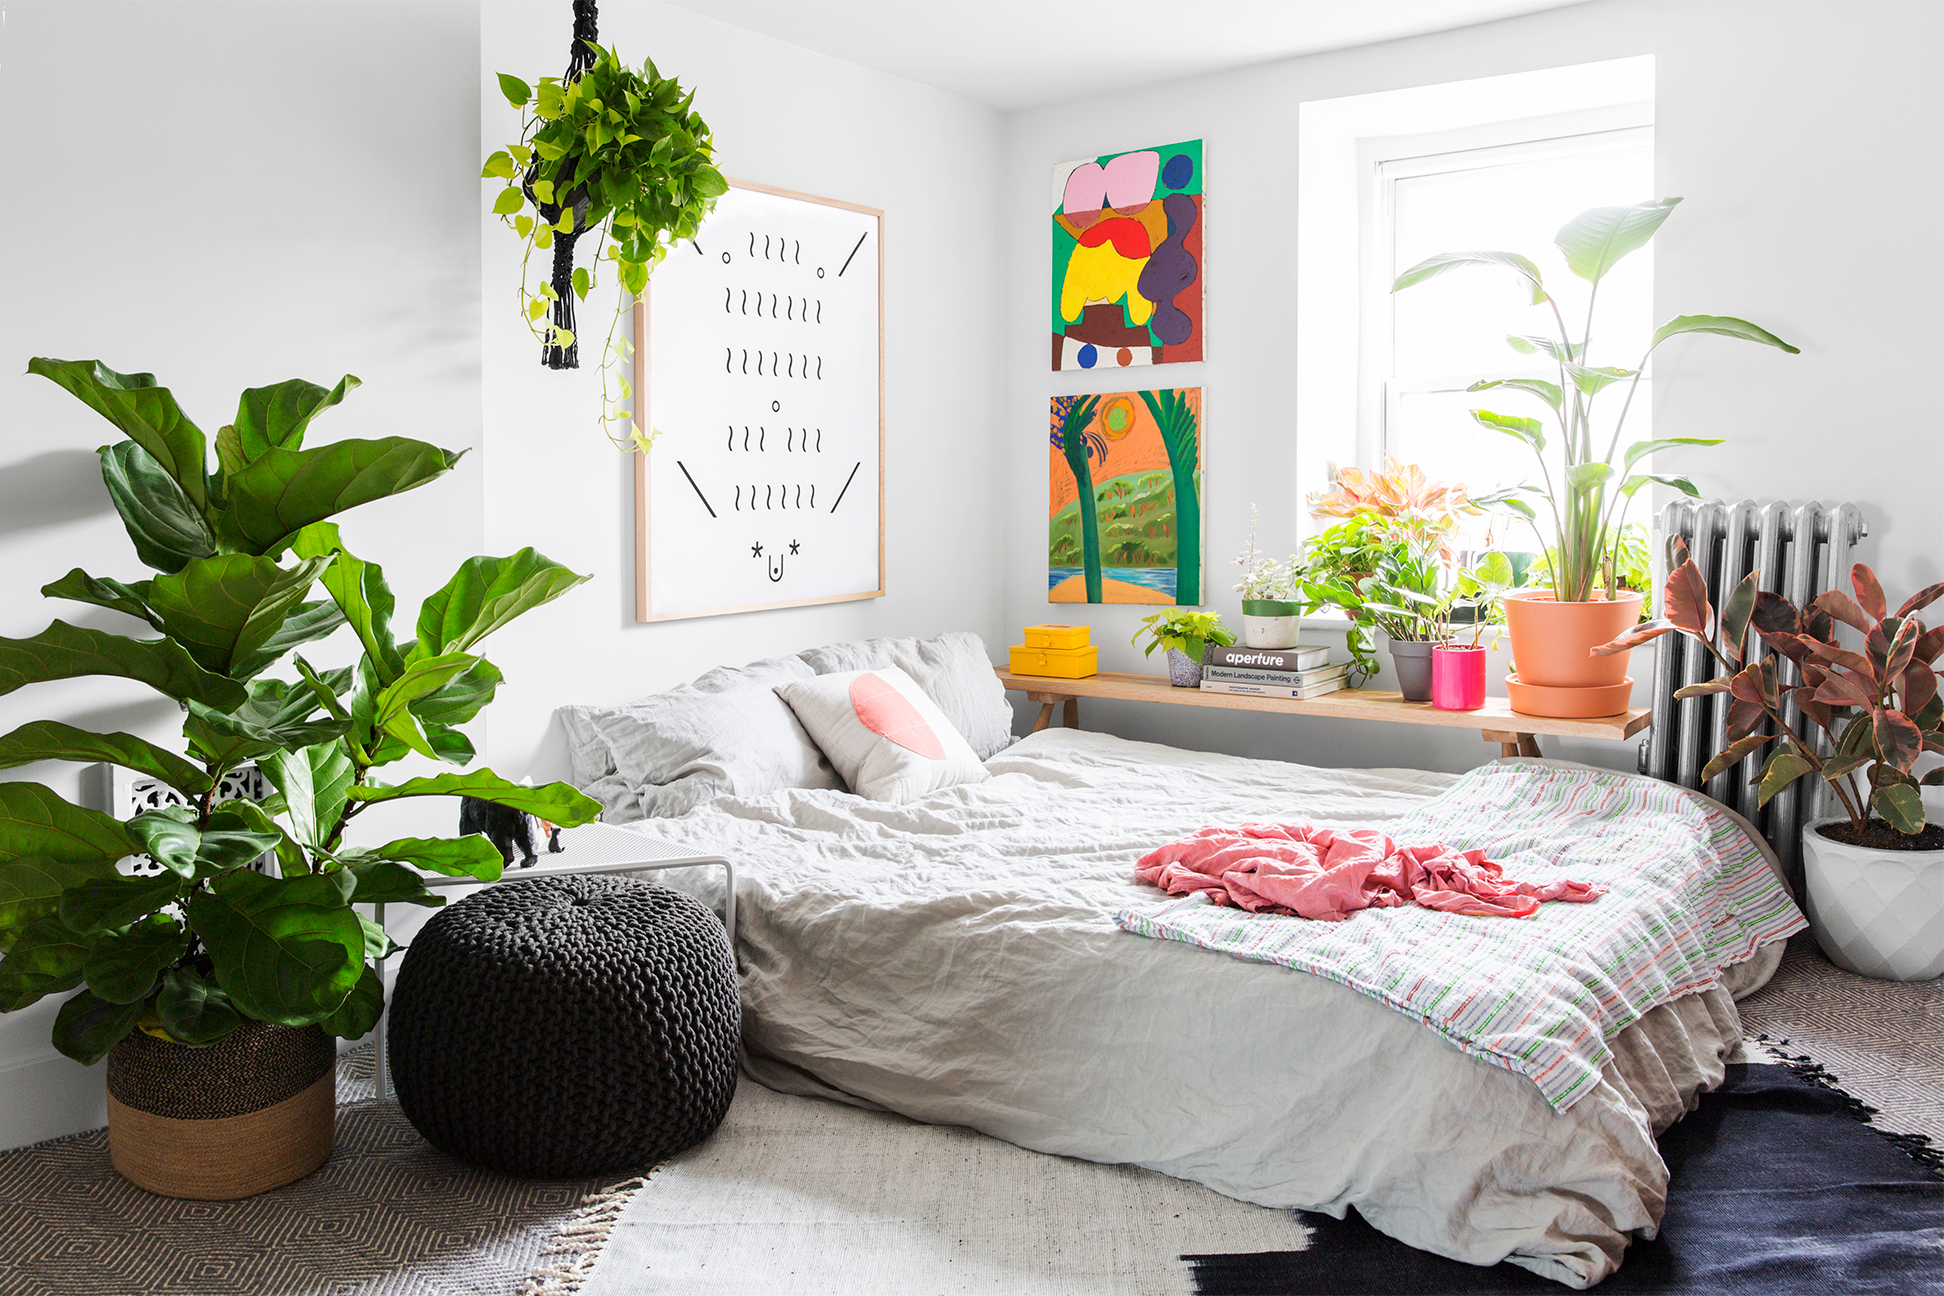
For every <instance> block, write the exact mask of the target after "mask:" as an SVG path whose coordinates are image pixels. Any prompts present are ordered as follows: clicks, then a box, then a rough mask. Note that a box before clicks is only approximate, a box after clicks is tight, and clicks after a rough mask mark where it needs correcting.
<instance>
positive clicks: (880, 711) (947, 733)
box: [776, 666, 989, 802]
mask: <svg viewBox="0 0 1944 1296" xmlns="http://www.w3.org/2000/svg"><path fill="white" fill-rule="evenodd" d="M776 695H777V696H778V697H780V698H782V699H783V701H784V702H786V703H788V704H789V707H790V710H792V711H794V712H795V713H796V717H797V719H798V720H799V721H801V722H802V724H803V727H804V729H805V730H806V731H807V732H808V733H809V735H810V737H811V738H812V739H813V740H814V741H815V742H816V744H817V746H819V747H821V748H823V752H824V755H826V756H828V757H829V758H830V763H831V764H832V765H834V766H835V767H836V768H837V772H838V773H839V774H841V775H843V778H844V782H846V783H848V784H849V785H850V789H851V791H853V792H855V793H857V795H859V796H862V797H868V798H870V799H871V800H873V801H900V802H902V801H914V800H916V799H917V798H919V797H921V796H923V795H925V794H926V793H927V792H935V791H937V790H938V789H939V788H944V787H952V786H954V785H956V784H959V783H977V782H979V781H981V780H983V779H985V778H987V777H989V776H988V775H987V773H986V768H985V766H984V765H981V764H980V763H979V758H978V756H977V755H975V754H974V753H973V751H972V748H971V746H970V745H968V744H967V743H966V741H965V739H964V738H963V737H962V736H961V735H960V734H959V731H958V730H956V729H954V728H953V727H952V722H951V721H950V720H947V719H946V718H945V713H944V712H942V711H940V710H939V709H938V707H937V705H936V704H935V703H933V702H932V700H931V699H930V698H928V697H926V696H925V691H924V690H923V689H921V688H919V687H918V685H917V684H916V683H915V682H914V681H913V680H912V678H911V677H910V676H909V675H907V674H905V673H904V672H903V671H901V670H899V669H898V668H897V667H896V666H881V667H879V668H878V669H876V670H863V671H840V672H837V673H835V674H831V675H819V676H817V677H816V678H815V679H807V680H794V681H792V682H790V683H788V684H782V685H779V686H777V690H776Z"/></svg>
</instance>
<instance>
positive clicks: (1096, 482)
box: [1046, 387, 1202, 607]
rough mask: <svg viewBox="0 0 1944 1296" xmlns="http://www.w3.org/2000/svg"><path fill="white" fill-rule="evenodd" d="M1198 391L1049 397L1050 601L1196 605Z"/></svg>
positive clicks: (1198, 563)
mask: <svg viewBox="0 0 1944 1296" xmlns="http://www.w3.org/2000/svg"><path fill="white" fill-rule="evenodd" d="M1201 409H1202V393H1201V388H1199V387H1178V388H1171V389H1168V390H1165V391H1129V392H1107V393H1106V394H1104V395H1100V396H1055V397H1054V398H1053V407H1052V436H1051V446H1050V449H1049V451H1048V455H1047V465H1048V467H1047V480H1048V491H1047V508H1046V512H1047V553H1046V564H1047V578H1046V588H1047V595H1046V598H1047V601H1048V602H1049V603H1161V604H1179V605H1181V606H1184V607H1190V606H1194V605H1197V604H1199V603H1201V601H1202V525H1201V461H1202V420H1201Z"/></svg>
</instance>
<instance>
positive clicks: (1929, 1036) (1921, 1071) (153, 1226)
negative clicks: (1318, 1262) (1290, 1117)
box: [0, 936, 1944, 1296]
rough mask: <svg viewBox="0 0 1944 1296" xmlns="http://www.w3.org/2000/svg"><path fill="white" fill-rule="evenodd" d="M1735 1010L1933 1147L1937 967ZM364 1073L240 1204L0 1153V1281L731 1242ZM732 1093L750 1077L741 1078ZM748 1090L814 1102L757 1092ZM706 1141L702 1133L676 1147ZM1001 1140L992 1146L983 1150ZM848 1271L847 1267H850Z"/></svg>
mask: <svg viewBox="0 0 1944 1296" xmlns="http://www.w3.org/2000/svg"><path fill="white" fill-rule="evenodd" d="M1741 1007H1742V1016H1743V1020H1744V1022H1745V1025H1746V1029H1747V1031H1748V1034H1749V1035H1750V1036H1751V1037H1756V1036H1761V1037H1765V1039H1766V1041H1767V1042H1768V1043H1769V1044H1770V1046H1771V1047H1772V1048H1774V1049H1776V1050H1777V1051H1779V1052H1781V1053H1783V1054H1785V1055H1788V1056H1792V1057H1803V1056H1807V1057H1810V1058H1813V1059H1814V1060H1815V1061H1816V1062H1819V1063H1821V1064H1822V1066H1823V1067H1824V1068H1826V1070H1827V1071H1828V1072H1829V1073H1830V1074H1831V1075H1832V1076H1834V1077H1835V1078H1836V1079H1837V1080H1838V1081H1839V1082H1840V1084H1841V1085H1842V1087H1843V1088H1844V1089H1845V1090H1847V1091H1848V1092H1850V1093H1852V1094H1855V1095H1856V1096H1857V1097H1858V1098H1861V1099H1862V1100H1864V1101H1865V1102H1867V1103H1869V1104H1870V1105H1872V1106H1874V1107H1877V1108H1879V1109H1880V1110H1881V1115H1879V1116H1878V1117H1877V1119H1876V1122H1875V1123H1876V1124H1878V1125H1879V1126H1881V1127H1883V1128H1885V1129H1888V1130H1891V1131H1894V1132H1899V1133H1914V1134H1924V1135H1928V1136H1930V1137H1931V1138H1932V1139H1933V1140H1935V1141H1937V1142H1938V1143H1940V1144H1944V981H1931V982H1925V983H1922V984H1917V985H1897V984H1894V983H1890V982H1883V981H1871V980H1867V979H1865V978H1863V977H1857V976H1852V975H1850V974H1849V973H1846V972H1843V971H1840V970H1839V969H1837V968H1835V967H1834V966H1832V965H1831V964H1830V963H1829V962H1828V961H1827V960H1825V959H1824V958H1823V957H1822V955H1821V953H1820V952H1818V951H1817V950H1816V948H1815V945H1814V942H1813V941H1811V940H1810V939H1809V938H1808V937H1806V936H1803V937H1797V938H1796V940H1795V941H1793V942H1791V945H1790V949H1789V954H1788V957H1787V958H1786V959H1785V960H1784V962H1783V964H1782V968H1781V970H1780V971H1779V972H1778V973H1777V974H1776V977H1775V980H1774V981H1773V982H1771V983H1770V985H1769V986H1767V987H1765V988H1764V989H1762V990H1760V991H1758V992H1757V993H1756V994H1754V995H1751V996H1750V997H1749V998H1748V999H1746V1000H1744V1001H1743V1003H1742V1005H1741ZM370 1068H371V1062H370V1054H369V1052H358V1053H351V1054H347V1055H345V1057H344V1058H342V1059H341V1060H340V1063H339V1077H340V1079H339V1101H340V1103H341V1104H343V1105H342V1106H340V1108H339V1111H338V1140H337V1149H336V1152H335V1153H334V1155H333V1156H332V1158H331V1160H330V1161H329V1162H328V1163H327V1164H326V1165H325V1166H324V1168H323V1169H321V1170H319V1171H318V1172H317V1173H316V1174H314V1175H312V1176H310V1177H309V1178H308V1179H304V1180H302V1181H300V1182H298V1183H295V1184H292V1185H291V1186H290V1187H288V1188H283V1189H280V1190H278V1191H276V1192H273V1193H266V1194H264V1195H263V1196H261V1197H257V1198H254V1199H251V1200H249V1201H243V1202H227V1203H209V1202H177V1201H170V1200H168V1199H165V1198H158V1197H151V1196H150V1195H149V1194H147V1193H145V1192H142V1191H141V1190H139V1189H137V1188H134V1187H132V1186H130V1185H129V1184H127V1183H125V1182H124V1181H123V1180H121V1179H120V1178H119V1177H118V1176H117V1175H116V1174H115V1173H114V1171H113V1170H112V1169H111V1168H110V1167H109V1164H108V1144H107V1136H106V1134H105V1133H103V1132H101V1131H96V1132H94V1133H89V1134H79V1135H75V1136H74V1137H72V1138H66V1139H58V1140H55V1141H53V1142H50V1143H43V1144H41V1145H39V1146H37V1147H33V1148H24V1149H20V1150H18V1151H14V1152H7V1153H0V1220H4V1224H3V1225H0V1296H123V1294H127V1296H134V1294H136V1293H151V1292H156V1293H176V1292H181V1293H194V1294H196V1296H219V1294H226V1293H239V1294H247V1296H313V1294H315V1296H326V1294H329V1296H367V1294H369V1296H380V1294H384V1296H394V1294H395V1296H408V1294H409V1296H447V1294H449V1293H450V1294H457V1293H466V1294H467V1296H486V1294H488V1293H490V1294H491V1296H554V1294H556V1293H571V1292H575V1291H581V1290H585V1291H589V1292H591V1291H597V1290H599V1291H605V1290H617V1291H619V1290H628V1291H637V1290H646V1289H648V1288H652V1287H654V1286H656V1284H655V1283H654V1282H653V1281H652V1280H651V1281H650V1282H649V1284H648V1288H644V1287H641V1286H639V1285H638V1284H639V1278H636V1279H635V1280H634V1281H630V1280H629V1277H628V1276H627V1275H628V1273H629V1270H630V1269H633V1268H635V1266H634V1265H631V1264H629V1263H627V1260H628V1259H629V1257H628V1256H626V1255H623V1254H615V1255H612V1256H609V1257H607V1259H608V1260H609V1261H611V1262H615V1261H618V1262H621V1263H608V1264H602V1263H601V1260H602V1251H603V1247H604V1246H605V1245H606V1243H607V1242H608V1239H609V1238H610V1236H611V1235H614V1234H616V1233H618V1234H619V1235H620V1236H622V1237H623V1238H627V1237H629V1235H630V1234H633V1233H635V1232H636V1231H637V1228H639V1226H642V1225H646V1226H649V1227H648V1228H640V1229H639V1231H640V1233H641V1234H642V1236H643V1237H645V1236H646V1235H647V1234H648V1233H649V1232H650V1231H652V1229H653V1228H654V1227H656V1226H660V1227H663V1228H666V1227H667V1225H668V1224H669V1223H670V1222H674V1221H680V1220H684V1219H685V1220H687V1221H688V1222H689V1224H690V1225H691V1226H692V1231H691V1233H690V1238H689V1247H688V1249H689V1251H690V1253H691V1254H692V1255H699V1256H707V1255H710V1254H715V1255H718V1256H721V1255H725V1254H731V1253H733V1246H734V1239H733V1230H734V1223H735V1221H734V1219H732V1218H722V1219H706V1218H698V1214H697V1213H696V1212H697V1211H698V1210H699V1207H700V1205H701V1201H702V1200H703V1198H704V1197H706V1194H702V1195H701V1196H696V1197H694V1199H691V1196H692V1194H693V1193H694V1192H695V1191H696V1190H695V1188H694V1186H693V1185H691V1184H689V1182H688V1181H689V1180H691V1179H695V1178H696V1176H697V1171H696V1168H695V1167H694V1166H687V1167H685V1168H684V1169H683V1170H682V1172H680V1173H671V1172H658V1173H657V1174H656V1175H655V1176H653V1178H652V1179H651V1180H650V1181H646V1191H645V1192H644V1191H643V1188H644V1181H643V1180H640V1179H636V1180H631V1181H628V1182H627V1183H625V1184H621V1185H612V1186H608V1187H605V1188H604V1186H603V1185H601V1184H598V1183H554V1184H549V1183H532V1182H526V1181H521V1180H513V1179H505V1178H501V1177H499V1176H497V1175H492V1174H488V1173H486V1172H483V1171H478V1170H474V1169H472V1168H470V1167H468V1166H466V1165H463V1164H462V1163H460V1162H457V1161H454V1160H452V1159H451V1158H449V1157H447V1156H445V1155H444V1154H442V1153H440V1152H438V1151H436V1150H434V1149H433V1148H431V1147H430V1146H428V1145H427V1144H426V1143H425V1142H424V1140H422V1139H421V1138H419V1136H418V1134H417V1133H416V1132H414V1131H413V1129H412V1128H411V1126H410V1125H408V1124H407V1123H406V1122H405V1119H404V1117H403V1116H401V1115H400V1114H399V1110H398V1106H397V1104H396V1103H392V1102H384V1103H380V1102H377V1101H376V1100H375V1099H374V1098H373V1097H372V1085H371V1073H370ZM744 1088H745V1089H746V1090H750V1091H754V1090H755V1089H756V1086H755V1085H754V1084H752V1083H751V1082H749V1081H746V1080H745V1081H744ZM749 1097H750V1098H752V1099H756V1100H760V1099H768V1098H775V1099H776V1100H777V1102H779V1103H786V1104H811V1105H813V1106H818V1107H823V1106H828V1105H827V1104H819V1103H816V1100H814V1099H784V1098H781V1097H780V1096H778V1095H771V1094H768V1093H767V1092H766V1091H765V1092H763V1093H761V1094H756V1093H754V1092H751V1093H750V1095H749ZM849 1110H850V1109H845V1111H846V1112H848V1111H849ZM772 1115H774V1113H772ZM801 1123H802V1122H801V1121H796V1122H794V1123H791V1124H788V1129H789V1130H795V1129H796V1127H797V1125H800V1124H801ZM770 1124H776V1122H774V1121H772V1122H770ZM901 1124H902V1123H901ZM772 1132H782V1131H780V1130H779V1131H772ZM900 1137H905V1138H909V1139H915V1140H930V1141H931V1143H935V1144H936V1147H935V1148H931V1143H927V1144H926V1145H925V1146H924V1147H916V1146H914V1147H913V1148H907V1149H905V1151H906V1152H907V1154H914V1155H919V1154H922V1155H932V1154H934V1153H935V1154H937V1155H940V1156H945V1157H947V1158H950V1159H952V1160H954V1161H955V1162H958V1163H964V1164H967V1165H969V1164H971V1161H973V1160H977V1159H978V1157H979V1156H981V1155H983V1153H981V1152H980V1149H979V1145H983V1144H988V1143H991V1142H992V1141H991V1140H986V1139H982V1138H981V1137H980V1136H978V1135H975V1134H970V1133H969V1132H967V1131H964V1130H952V1129H946V1128H942V1127H929V1126H921V1127H913V1128H911V1129H910V1130H908V1131H905V1132H904V1133H902V1134H901V1135H900ZM724 1146H725V1149H726V1143H725V1145H724ZM927 1148H931V1150H930V1151H927V1150H926V1149H927ZM1001 1149H1003V1151H1001ZM715 1151H716V1149H715V1148H714V1147H713V1145H712V1144H705V1145H704V1146H703V1147H702V1148H699V1149H697V1150H696V1152H695V1153H693V1154H690V1157H689V1158H684V1160H685V1161H687V1160H689V1159H690V1158H693V1157H697V1156H700V1157H708V1156H711V1155H714V1154H715ZM771 1151H772V1154H778V1150H777V1149H775V1148H772V1150H771ZM859 1151H860V1150H859V1149H858V1148H855V1147H849V1148H844V1147H831V1148H820V1147H818V1146H817V1140H816V1139H813V1138H805V1139H802V1140H798V1142H797V1144H796V1145H795V1148H794V1150H793V1151H791V1152H790V1153H789V1155H791V1156H793V1157H804V1156H808V1157H809V1158H810V1159H812V1160H815V1159H818V1158H827V1159H828V1160H829V1161H830V1169H829V1174H831V1175H837V1174H839V1172H840V1171H841V1168H842V1166H843V1164H844V1163H846V1162H847V1161H852V1160H855V1159H856V1157H857V1155H858V1153H859ZM1011 1151H1012V1149H1009V1148H1003V1145H994V1147H993V1153H994V1154H995V1155H1004V1154H1005V1153H1008V1152H1011ZM725 1154H726V1152H725ZM1017 1159H1018V1161H1019V1165H1018V1166H1014V1165H1012V1164H1011V1163H1008V1167H1007V1169H1008V1173H1009V1174H1011V1175H1013V1176H1014V1177H1015V1182H1016V1181H1017V1176H1019V1175H1023V1174H1034V1175H1037V1174H1038V1172H1039V1169H1044V1170H1045V1173H1046V1175H1047V1176H1048V1177H1055V1176H1057V1175H1059V1174H1072V1173H1075V1172H1079V1173H1089V1172H1091V1173H1094V1174H1095V1175H1097V1176H1103V1177H1104V1178H1102V1181H1101V1184H1100V1185H1098V1186H1097V1187H1098V1188H1099V1190H1100V1191H1101V1192H1106V1190H1107V1189H1109V1188H1111V1189H1113V1190H1114V1191H1115V1192H1119V1193H1124V1192H1126V1191H1134V1190H1136V1189H1138V1191H1139V1192H1150V1191H1155V1189H1153V1188H1152V1187H1150V1186H1147V1185H1144V1184H1135V1183H1134V1182H1133V1180H1132V1179H1130V1173H1133V1172H1128V1171H1126V1170H1125V1168H1124V1167H1112V1166H1085V1165H1081V1164H1080V1163H1073V1162H1066V1161H1063V1160H1062V1159H1061V1158H1056V1157H1037V1156H1034V1155H1033V1154H1029V1153H1018V1156H1017ZM1109 1179H1112V1180H1113V1181H1114V1182H1112V1183H1108V1180H1109ZM1122 1181H1126V1182H1122ZM1170 1182H1171V1181H1170ZM965 1183H966V1190H967V1191H968V1192H970V1191H971V1190H972V1189H974V1188H976V1187H977V1186H978V1185H979V1183H980V1180H979V1178H978V1177H977V1176H972V1177H971V1178H969V1179H967V1180H966V1181H965ZM988 1186H989V1185H988ZM1169 1186H1170V1185H1161V1188H1163V1189H1166V1188H1168V1187H1169ZM1178 1187H1179V1188H1180V1189H1183V1190H1192V1191H1195V1192H1201V1191H1204V1190H1201V1189H1196V1188H1194V1186H1193V1185H1178ZM1107 1195H1113V1194H1112V1193H1109V1194H1107ZM651 1198H652V1200H651ZM773 1205H774V1204H773V1203H772V1206H773ZM752 1206H760V1203H749V1202H744V1203H741V1206H740V1207H739V1210H746V1209H749V1208H751V1207H752ZM936 1206H937V1210H936V1211H935V1212H933V1217H934V1221H935V1222H936V1221H937V1220H949V1219H950V1218H951V1217H952V1215H953V1207H952V1205H951V1203H950V1202H940V1203H936ZM991 1206H992V1202H991V1200H990V1197H989V1195H988V1196H987V1197H986V1199H985V1200H982V1201H980V1202H977V1203H975V1202H972V1201H970V1200H968V1201H967V1202H966V1203H965V1209H964V1210H963V1211H962V1212H960V1213H961V1215H962V1216H969V1215H972V1214H975V1213H978V1212H980V1211H989V1210H990V1208H991ZM1251 1209H1252V1208H1251ZM737 1213H739V1212H738V1211H730V1212H727V1214H729V1215H735V1214H737ZM1170 1213H1172V1212H1170ZM1264 1213H1265V1214H1268V1212H1264ZM617 1226H619V1227H618V1228H617ZM935 1231H936V1230H935ZM716 1234H720V1235H721V1236H720V1237H717V1236H715V1235H716ZM951 1237H952V1234H951V1230H950V1229H945V1230H943V1231H942V1232H938V1235H937V1236H936V1237H935V1238H934V1239H933V1241H934V1243H935V1244H936V1245H937V1246H938V1247H939V1248H941V1250H940V1253H939V1255H938V1257H937V1259H938V1260H939V1261H941V1262H944V1263H947V1264H949V1263H950V1259H951V1257H950V1255H949V1252H950V1251H951V1249H952V1246H953V1243H952V1241H951ZM883 1241H884V1239H882V1238H880V1239H878V1243H879V1244H882V1243H883ZM1038 1244H1040V1245H1047V1246H1049V1247H1050V1249H1049V1250H1048V1251H1047V1254H1046V1256H1044V1257H1039V1259H1040V1260H1042V1261H1043V1263H1039V1264H1035V1257H1033V1256H1021V1257H1017V1259H1019V1260H1020V1261H1021V1262H1022V1263H1023V1266H1024V1268H1025V1269H1027V1270H1036V1271H1039V1272H1044V1273H1052V1272H1057V1271H1059V1270H1060V1268H1061V1262H1060V1259H1059V1254H1058V1253H1059V1252H1060V1251H1061V1249H1062V1243H1061V1242H1060V1241H1059V1240H1057V1239H1056V1240H1053V1241H1051V1242H1050V1243H1049V1242H1048V1240H1047V1239H1044V1238H1042V1239H1039V1243H1038ZM914 1245H915V1242H914ZM626 1249H627V1248H626V1247H625V1246H624V1248H623V1250H626ZM799 1254H801V1255H802V1259H803V1260H804V1261H806V1262H807V1263H808V1265H809V1267H810V1268H814V1267H815V1265H816V1262H817V1261H818V1260H819V1259H826V1260H829V1259H838V1258H839V1257H836V1256H826V1255H820V1254H819V1253H818V1249H817V1248H811V1249H810V1250H809V1251H808V1252H807V1253H799ZM1073 1258H1075V1257H1069V1259H1073ZM1021 1271H1022V1270H1021V1269H1020V1268H1015V1269H1014V1270H1013V1272H1014V1273H1018V1272H1021ZM947 1272H949V1270H948V1271H947ZM850 1274H851V1276H852V1277H855V1275H856V1270H855V1269H854V1268H852V1269H851V1270H850ZM644 1276H645V1275H644ZM801 1277H802V1278H803V1279H804V1280H805V1281H806V1285H808V1286H814V1285H815V1283H814V1282H813V1281H809V1280H811V1279H813V1278H814V1275H813V1274H811V1273H809V1272H805V1273H804V1274H803V1275H801ZM851 1289H852V1290H855V1289H856V1288H855V1287H852V1288H851ZM900 1290H901V1289H900Z"/></svg>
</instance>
